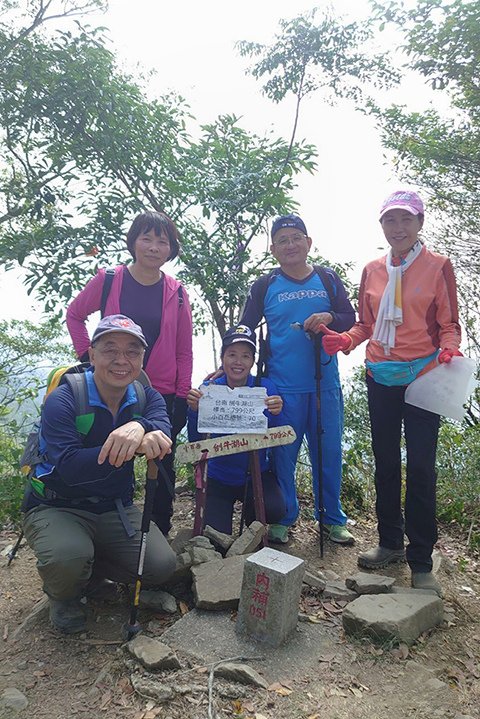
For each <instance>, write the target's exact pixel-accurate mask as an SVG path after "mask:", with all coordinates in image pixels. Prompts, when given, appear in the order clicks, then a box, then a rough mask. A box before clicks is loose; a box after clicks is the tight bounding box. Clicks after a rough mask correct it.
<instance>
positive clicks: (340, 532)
mask: <svg viewBox="0 0 480 719" xmlns="http://www.w3.org/2000/svg"><path fill="white" fill-rule="evenodd" d="M323 531H324V533H325V534H326V535H327V537H328V539H330V541H331V542H336V543H337V544H353V543H354V541H355V537H354V536H353V534H352V533H351V532H349V531H348V529H347V527H346V525H345V524H324V525H323Z"/></svg>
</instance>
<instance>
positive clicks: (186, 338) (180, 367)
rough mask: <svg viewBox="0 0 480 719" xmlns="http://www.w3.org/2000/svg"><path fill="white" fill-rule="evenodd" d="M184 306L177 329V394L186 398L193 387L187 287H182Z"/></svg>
mask: <svg viewBox="0 0 480 719" xmlns="http://www.w3.org/2000/svg"><path fill="white" fill-rule="evenodd" d="M182 291H183V306H182V307H180V308H179V310H178V327H177V346H176V355H177V379H176V387H175V394H176V395H177V396H178V397H186V396H187V394H188V391H189V390H190V389H191V387H192V368H193V351H192V335H193V328H192V310H191V308H190V302H189V300H188V295H187V293H186V291H185V287H183V285H182Z"/></svg>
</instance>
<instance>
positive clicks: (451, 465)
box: [437, 422, 480, 549]
mask: <svg viewBox="0 0 480 719" xmlns="http://www.w3.org/2000/svg"><path fill="white" fill-rule="evenodd" d="M437 466H438V484H437V498H438V502H437V514H438V518H439V519H440V520H441V521H444V522H455V523H456V524H458V525H459V526H460V527H461V528H462V530H463V531H465V532H467V535H468V537H469V541H470V547H472V548H476V549H479V548H480V425H478V424H476V425H473V426H471V427H467V428H466V429H461V428H459V426H458V425H454V424H452V423H449V422H445V423H444V424H443V425H442V427H441V429H440V437H439V443H438V451H437Z"/></svg>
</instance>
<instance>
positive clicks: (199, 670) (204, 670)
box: [195, 667, 208, 674]
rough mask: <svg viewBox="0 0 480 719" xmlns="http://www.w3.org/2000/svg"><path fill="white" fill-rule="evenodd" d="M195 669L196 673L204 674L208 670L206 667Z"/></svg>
mask: <svg viewBox="0 0 480 719" xmlns="http://www.w3.org/2000/svg"><path fill="white" fill-rule="evenodd" d="M195 671H196V672H197V674H206V673H207V672H208V667H195Z"/></svg>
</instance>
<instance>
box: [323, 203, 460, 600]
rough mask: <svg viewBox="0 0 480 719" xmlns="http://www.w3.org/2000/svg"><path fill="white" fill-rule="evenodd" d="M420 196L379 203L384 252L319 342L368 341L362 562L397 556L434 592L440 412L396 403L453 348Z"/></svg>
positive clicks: (445, 296) (446, 300) (455, 339)
mask: <svg viewBox="0 0 480 719" xmlns="http://www.w3.org/2000/svg"><path fill="white" fill-rule="evenodd" d="M423 217H424V209H423V202H422V200H421V199H420V197H419V196H418V195H417V194H416V193H415V192H409V191H402V190H401V191H399V192H394V193H393V195H390V197H388V198H387V199H386V200H385V202H384V203H383V205H382V208H381V210H380V224H381V226H382V230H383V233H384V235H385V238H386V240H387V242H388V244H389V245H390V251H389V253H388V254H387V255H386V256H384V257H381V258H380V259H378V260H374V261H373V262H370V263H369V264H368V265H367V266H366V267H365V269H364V270H363V275H362V281H361V284H360V293H359V302H358V304H359V307H358V315H359V321H358V322H357V323H356V324H355V325H354V326H353V327H352V328H351V329H350V330H348V332H343V333H340V334H339V333H337V332H332V331H331V330H329V329H328V328H327V327H323V329H322V331H323V333H324V336H323V340H322V341H323V347H324V349H325V351H326V352H327V353H328V354H330V355H333V354H335V352H338V351H339V350H342V351H343V352H345V353H346V354H348V353H349V352H350V351H351V350H352V349H354V347H356V346H357V345H359V344H360V343H361V342H363V341H365V340H368V344H367V349H366V366H367V390H368V409H369V414H370V425H371V430H372V446H373V453H374V455H375V489H376V493H377V501H376V511H377V518H378V534H379V544H378V546H376V547H373V548H372V549H370V550H368V551H366V552H362V553H361V554H359V556H358V564H359V565H360V566H361V567H365V568H366V569H379V568H380V567H385V566H387V564H390V563H391V562H398V561H402V560H404V559H405V550H404V548H403V544H404V536H403V535H404V529H405V533H406V535H407V537H408V539H409V544H408V546H407V551H406V559H407V562H408V564H409V565H410V569H411V572H412V586H413V587H414V588H417V589H431V590H433V591H435V592H437V594H439V595H440V596H441V594H442V591H441V588H440V585H439V584H438V582H437V580H436V578H435V577H434V575H433V574H432V550H433V546H434V544H435V542H436V541H437V525H436V520H435V485H436V478H437V476H436V472H435V454H436V449H437V438H438V428H439V422H440V417H439V415H438V414H434V413H433V412H429V411H427V410H425V409H420V408H419V407H414V406H413V405H411V404H407V403H406V402H405V391H406V389H407V386H408V384H409V383H410V382H412V380H414V379H415V377H417V376H418V375H421V374H423V373H425V372H428V371H429V370H430V369H432V368H433V367H435V366H436V364H437V363H443V362H446V363H449V362H450V361H451V359H452V357H454V356H456V355H461V352H459V349H458V347H459V345H460V326H459V323H458V308H457V293H456V285H455V277H454V274H453V269H452V264H451V262H450V260H449V259H448V258H447V257H443V256H442V255H439V254H437V253H436V252H432V251H431V250H429V249H427V248H426V247H425V245H424V244H423V242H422V240H421V239H420V238H419V232H420V230H421V229H422V227H423ZM402 421H403V425H404V432H405V445H406V450H407V475H406V497H405V525H404V520H403V515H402V508H401V487H402V474H401V468H402V461H401V449H400V440H401V430H402Z"/></svg>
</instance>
